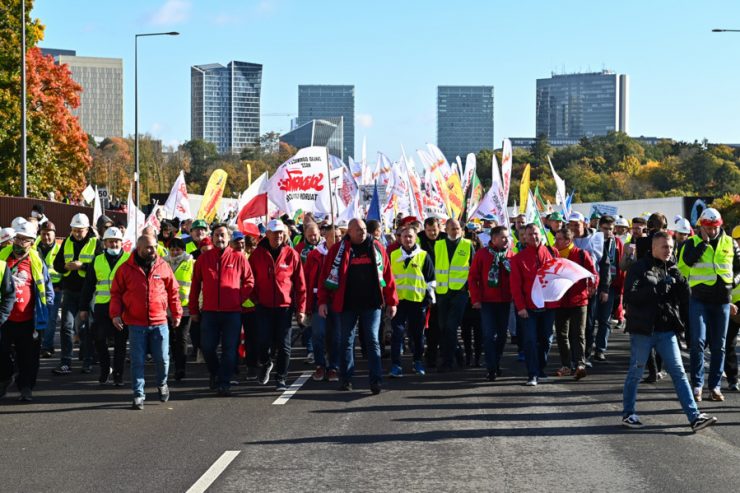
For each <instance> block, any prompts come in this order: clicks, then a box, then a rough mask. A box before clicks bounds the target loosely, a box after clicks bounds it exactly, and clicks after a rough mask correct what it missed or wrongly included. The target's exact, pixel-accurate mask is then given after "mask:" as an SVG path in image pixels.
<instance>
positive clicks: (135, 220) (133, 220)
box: [123, 188, 146, 252]
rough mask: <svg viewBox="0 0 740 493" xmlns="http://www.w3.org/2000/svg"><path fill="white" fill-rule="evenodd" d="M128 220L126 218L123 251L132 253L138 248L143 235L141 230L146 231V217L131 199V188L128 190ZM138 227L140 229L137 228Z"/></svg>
mask: <svg viewBox="0 0 740 493" xmlns="http://www.w3.org/2000/svg"><path fill="white" fill-rule="evenodd" d="M126 204H127V205H126V207H127V209H128V211H127V218H126V223H127V224H126V234H124V235H123V250H124V251H126V252H130V251H131V250H133V249H134V248H136V240H137V239H138V238H139V235H140V234H141V230H142V229H144V221H145V220H146V217H145V216H144V213H143V212H141V211H140V210H139V209H138V208H137V207H136V204H135V203H134V200H133V199H132V198H131V188H129V190H128V200H127V201H126ZM137 226H138V227H137Z"/></svg>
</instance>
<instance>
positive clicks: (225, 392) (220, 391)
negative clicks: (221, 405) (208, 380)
mask: <svg viewBox="0 0 740 493" xmlns="http://www.w3.org/2000/svg"><path fill="white" fill-rule="evenodd" d="M217 394H218V396H219V397H231V390H229V389H224V388H221V389H218V391H217Z"/></svg>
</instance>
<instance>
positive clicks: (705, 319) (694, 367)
mask: <svg viewBox="0 0 740 493" xmlns="http://www.w3.org/2000/svg"><path fill="white" fill-rule="evenodd" d="M729 323H730V304H729V303H724V304H713V303H704V302H703V301H699V300H697V299H695V298H691V299H690V300H689V325H690V326H691V333H690V336H691V351H690V354H691V360H690V361H691V384H692V385H693V386H694V388H697V387H699V388H701V387H703V386H704V349H705V348H706V343H707V336H709V350H710V351H711V352H712V357H711V359H710V360H709V389H710V390H714V389H719V387H720V383H721V381H722V372H723V371H724V366H725V339H726V338H727V325H728V324H729Z"/></svg>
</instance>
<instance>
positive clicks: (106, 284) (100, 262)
mask: <svg viewBox="0 0 740 493" xmlns="http://www.w3.org/2000/svg"><path fill="white" fill-rule="evenodd" d="M129 256H131V254H130V253H129V252H123V254H121V257H120V258H119V259H118V261H117V262H116V265H114V266H113V269H111V268H110V264H109V263H108V259H107V258H105V254H104V253H101V254H100V255H98V256H97V257H95V262H94V263H93V268H94V269H95V277H96V278H97V279H98V283H97V284H96V285H95V304H96V305H102V304H104V303H110V286H111V284H112V283H113V278H114V277H115V275H116V272H117V271H118V268H119V267H120V266H121V265H123V263H124V262H125V261H126V260H128V258H129Z"/></svg>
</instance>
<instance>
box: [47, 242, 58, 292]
mask: <svg viewBox="0 0 740 493" xmlns="http://www.w3.org/2000/svg"><path fill="white" fill-rule="evenodd" d="M61 248H62V247H61V245H59V243H57V242H54V246H53V247H51V250H49V251H48V252H47V254H46V258H44V262H46V270H48V271H49V277H51V282H52V283H54V284H56V283H58V282H59V281H61V280H62V275H61V274H60V273H59V272H57V271H56V270H54V259H55V258H57V253H59V250H60V249H61Z"/></svg>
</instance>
